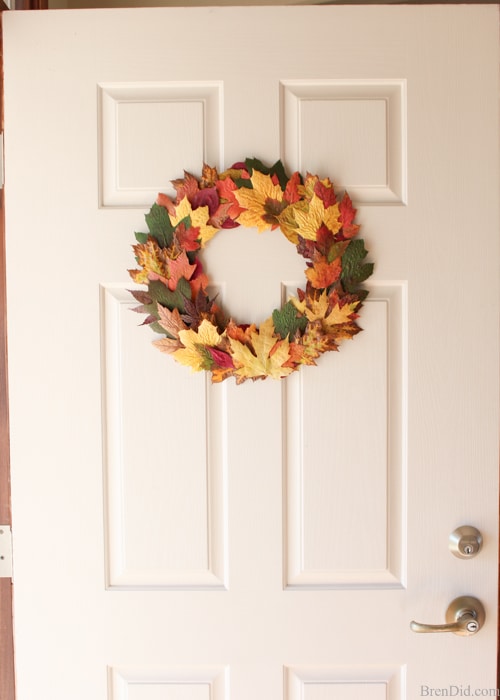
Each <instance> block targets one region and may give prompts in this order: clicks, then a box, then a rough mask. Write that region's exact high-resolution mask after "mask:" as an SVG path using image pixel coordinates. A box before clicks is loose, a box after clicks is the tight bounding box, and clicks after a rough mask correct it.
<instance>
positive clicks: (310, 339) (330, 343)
mask: <svg viewBox="0 0 500 700" xmlns="http://www.w3.org/2000/svg"><path fill="white" fill-rule="evenodd" d="M300 343H301V345H302V346H303V348H304V352H303V360H302V363H303V364H309V365H314V364H316V363H315V362H314V360H315V359H316V358H317V357H319V356H320V355H321V354H322V353H324V352H330V351H332V350H338V344H337V342H336V340H335V338H334V337H333V336H331V335H329V334H328V333H325V331H324V330H323V324H322V323H321V321H320V320H319V319H318V320H316V321H313V322H312V323H308V324H307V328H306V330H305V333H304V334H303V336H302V337H301V339H300Z"/></svg>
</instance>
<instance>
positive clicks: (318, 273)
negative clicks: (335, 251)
mask: <svg viewBox="0 0 500 700" xmlns="http://www.w3.org/2000/svg"><path fill="white" fill-rule="evenodd" d="M341 272H342V259H341V258H336V259H335V260H334V261H333V262H331V263H329V262H328V260H327V259H326V258H325V257H323V256H318V259H317V260H315V261H314V263H313V265H312V267H309V268H308V269H307V270H306V277H307V279H308V280H309V281H310V283H311V284H312V286H313V287H314V288H315V289H326V288H327V287H329V286H330V285H331V284H333V283H334V282H336V281H337V280H338V279H339V277H340V274H341Z"/></svg>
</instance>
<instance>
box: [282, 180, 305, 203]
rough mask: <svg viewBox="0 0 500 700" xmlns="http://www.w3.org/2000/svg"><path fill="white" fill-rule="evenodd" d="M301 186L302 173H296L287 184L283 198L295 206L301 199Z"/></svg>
mask: <svg viewBox="0 0 500 700" xmlns="http://www.w3.org/2000/svg"><path fill="white" fill-rule="evenodd" d="M299 185H300V173H298V172H295V173H294V174H293V175H292V177H291V178H290V179H289V180H288V182H287V183H286V187H285V193H284V195H283V198H284V199H285V200H286V201H287V202H288V204H294V203H295V202H298V201H299V200H300V199H301V196H300V193H299Z"/></svg>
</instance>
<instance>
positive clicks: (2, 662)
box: [0, 0, 500, 700]
mask: <svg viewBox="0 0 500 700" xmlns="http://www.w3.org/2000/svg"><path fill="white" fill-rule="evenodd" d="M404 1H405V0H403V2H404ZM469 1H471V0H469ZM376 2H378V0H375V3H376ZM472 2H473V3H474V2H477V3H478V4H480V3H481V2H484V4H489V3H496V0H472ZM375 3H373V4H375ZM417 3H418V4H420V0H417ZM355 4H370V2H369V0H368V1H367V0H365V1H364V2H363V1H362V0H361V1H359V0H355ZM422 4H424V3H422ZM450 4H460V3H459V2H456V0H452V1H451V3H450ZM15 5H16V10H46V9H48V0H15ZM4 11H9V7H8V6H7V5H6V4H5V2H3V0H0V138H3V132H4V109H3V108H4V81H3V76H4V72H3V66H4V63H3V22H2V20H3V12H4ZM0 167H1V166H0ZM8 397H9V391H8V354H7V297H6V252H5V199H4V189H3V186H1V187H0V524H1V525H7V526H11V525H12V514H11V496H10V432H9V403H8ZM499 468H500V465H499ZM499 513H500V503H499ZM499 548H500V546H499ZM499 576H500V563H499ZM499 580H500V579H499ZM12 593H13V585H12V579H9V578H0V668H1V669H2V673H0V698H1V700H15V697H16V693H15V666H14V631H13V617H12ZM498 610H499V621H498V629H497V688H500V598H499V600H498Z"/></svg>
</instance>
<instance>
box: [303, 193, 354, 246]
mask: <svg viewBox="0 0 500 700" xmlns="http://www.w3.org/2000/svg"><path fill="white" fill-rule="evenodd" d="M294 216H295V220H296V222H297V224H298V233H299V234H300V235H301V236H302V238H307V239H308V240H311V241H315V240H316V237H317V234H318V230H319V229H320V228H321V226H322V225H323V224H325V225H326V227H327V228H328V229H329V230H330V231H331V232H332V233H337V232H338V231H340V228H341V226H342V222H341V221H340V210H339V205H338V204H334V205H333V206H331V207H327V208H325V205H324V203H323V200H322V199H320V198H319V197H318V196H317V195H316V194H313V196H312V197H311V201H310V203H309V209H308V210H307V211H302V210H301V209H296V210H295V211H294Z"/></svg>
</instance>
